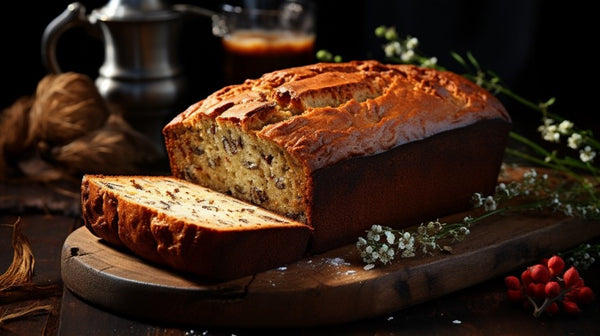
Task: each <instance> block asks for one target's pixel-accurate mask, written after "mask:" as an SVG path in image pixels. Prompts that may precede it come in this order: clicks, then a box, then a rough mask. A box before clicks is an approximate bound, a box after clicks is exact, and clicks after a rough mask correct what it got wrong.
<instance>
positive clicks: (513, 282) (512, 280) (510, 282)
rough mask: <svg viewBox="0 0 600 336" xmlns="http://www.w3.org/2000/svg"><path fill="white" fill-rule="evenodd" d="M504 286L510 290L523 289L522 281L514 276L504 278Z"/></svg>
mask: <svg viewBox="0 0 600 336" xmlns="http://www.w3.org/2000/svg"><path fill="white" fill-rule="evenodd" d="M504 284H505V285H506V288H508V289H521V281H520V280H519V278H517V277H516V276H514V275H509V276H507V277H506V278H504Z"/></svg>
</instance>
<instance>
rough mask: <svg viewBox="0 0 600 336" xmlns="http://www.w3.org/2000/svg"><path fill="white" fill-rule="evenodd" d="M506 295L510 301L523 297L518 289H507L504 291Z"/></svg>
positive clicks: (518, 300)
mask: <svg viewBox="0 0 600 336" xmlns="http://www.w3.org/2000/svg"><path fill="white" fill-rule="evenodd" d="M506 296H507V297H508V300H509V301H511V302H521V301H522V300H523V299H524V298H525V297H524V296H523V291H522V290H520V289H509V290H507V291H506Z"/></svg>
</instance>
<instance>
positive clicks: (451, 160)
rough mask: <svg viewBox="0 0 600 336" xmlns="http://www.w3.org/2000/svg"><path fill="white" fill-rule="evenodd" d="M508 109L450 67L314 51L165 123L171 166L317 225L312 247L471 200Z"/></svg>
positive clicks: (499, 147) (495, 164)
mask: <svg viewBox="0 0 600 336" xmlns="http://www.w3.org/2000/svg"><path fill="white" fill-rule="evenodd" d="M510 127H511V119H510V116H509V115H508V113H507V111H506V110H505V108H504V107H503V105H502V104H501V103H500V101H499V100H498V99H496V98H495V97H494V96H493V95H491V94H490V93H489V92H487V91H486V90H484V89H482V88H480V87H479V86H477V85H476V84H474V83H472V82H470V81H469V80H467V79H465V78H464V77H462V76H459V75H457V74H455V73H452V72H447V71H436V70H433V69H428V68H422V67H416V66H409V65H387V64H382V63H380V62H377V61H353V62H348V63H318V64H314V65H308V66H303V67H297V68H290V69H284V70H279V71H275V72H272V73H268V74H265V75H263V76H262V77H260V78H257V79H249V80H246V81H245V82H244V83H243V84H239V85H232V86H227V87H224V88H223V89H221V90H219V91H217V92H215V93H213V94H211V95H210V96H208V97H206V98H205V99H203V100H201V101H199V102H198V103H195V104H193V105H191V106H190V107H189V108H188V109H187V110H186V111H184V112H182V113H181V114H179V115H178V116H177V117H175V118H174V119H173V120H172V121H171V122H170V123H169V124H168V125H166V126H165V127H164V129H163V134H164V137H165V143H166V150H167V153H168V156H169V161H170V166H171V170H172V173H173V175H174V176H176V177H178V178H182V179H185V180H188V181H191V182H193V183H197V184H200V185H203V186H206V187H209V188H211V189H214V190H216V191H219V192H222V193H226V194H229V195H232V196H233V197H235V198H238V199H241V200H245V201H248V202H251V203H253V204H256V205H258V206H260V207H263V208H265V209H268V210H271V211H274V212H277V213H279V214H281V215H284V216H286V217H288V218H291V219H294V220H296V221H299V222H302V223H305V224H307V225H309V226H310V227H312V228H313V229H314V230H313V231H312V236H311V241H310V247H309V251H310V252H311V253H316V252H322V251H325V250H329V249H332V248H335V247H338V246H341V245H344V244H348V243H353V242H355V241H356V239H357V237H358V236H361V235H363V234H364V230H366V229H368V228H369V227H370V226H371V225H372V224H382V225H388V226H392V227H395V228H402V227H406V226H409V225H415V224H418V223H419V222H421V221H424V220H427V219H435V218H437V217H440V216H443V215H446V214H450V213H453V212H457V211H462V210H466V209H467V208H469V207H470V199H471V196H472V194H473V193H475V192H482V193H490V192H491V191H492V190H493V188H494V186H495V184H496V180H497V176H498V172H499V169H500V165H501V163H502V160H503V156H504V150H505V146H506V144H507V141H508V133H509V130H510Z"/></svg>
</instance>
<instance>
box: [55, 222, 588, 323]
mask: <svg viewBox="0 0 600 336" xmlns="http://www.w3.org/2000/svg"><path fill="white" fill-rule="evenodd" d="M599 236H600V222H596V221H582V220H578V219H572V218H564V217H559V216H556V217H548V216H524V215H514V216H501V217H496V218H493V219H490V220H488V221H485V222H480V223H478V224H477V225H475V226H473V227H472V228H471V234H470V235H469V236H468V237H467V239H466V240H465V241H463V242H460V243H456V244H454V245H452V253H451V254H450V253H436V254H434V255H430V256H424V255H421V254H418V255H417V257H415V258H408V259H398V260H396V261H395V262H394V263H393V264H390V265H387V266H378V267H376V268H375V269H372V270H369V271H365V270H364V269H363V266H364V263H363V262H362V261H361V260H360V258H359V254H358V251H357V249H356V248H355V246H354V245H349V246H346V247H343V248H339V249H336V250H333V251H330V252H327V253H324V254H321V255H315V256H313V257H310V258H306V259H304V260H301V261H298V262H296V263H294V264H290V265H287V266H285V267H282V268H279V269H273V270H270V271H267V272H263V273H260V274H256V275H255V276H248V277H244V278H240V279H237V280H233V281H227V282H222V283H203V282H199V281H194V279H191V278H186V277H184V276H182V275H178V274H177V273H175V272H171V271H169V270H166V269H162V268H159V267H156V266H153V265H151V264H148V263H146V262H144V261H142V260H140V259H138V258H137V257H135V256H133V255H131V254H129V253H127V252H124V251H119V250H117V249H114V248H111V247H109V246H107V245H105V244H104V243H103V242H102V241H101V240H99V239H98V238H96V237H95V236H93V235H92V234H90V233H89V231H88V230H87V229H86V228H85V227H82V228H79V229H77V230H76V231H74V232H73V233H72V234H71V235H70V236H69V237H68V238H67V239H66V241H65V243H64V246H63V250H62V259H61V260H62V269H61V272H62V278H63V281H64V284H65V286H66V287H67V288H68V289H70V290H71V291H72V292H73V293H74V294H76V295H77V296H79V297H80V298H82V299H84V300H86V301H88V302H90V303H91V304H94V305H97V306H99V307H102V308H106V309H108V310H110V311H112V312H114V313H115V314H119V315H122V316H127V317H132V318H138V319H144V320H150V321H154V322H165V323H177V324H184V325H196V326H230V327H294V326H304V327H307V326H317V325H325V324H336V323H344V322H349V321H355V320H359V319H363V318H369V317H374V316H378V315H384V314H388V313H392V312H395V311H398V310H400V309H402V308H405V307H408V306H411V305H415V304H418V303H420V302H424V301H427V300H431V299H434V298H436V297H440V296H442V295H446V294H449V293H451V292H454V291H458V290H460V289H463V288H465V287H468V286H472V285H475V284H478V283H481V282H483V281H486V280H489V279H491V278H493V277H497V276H500V275H504V274H507V273H511V272H514V274H515V275H518V274H520V272H521V270H522V269H521V267H524V266H528V265H530V264H531V263H532V262H537V261H539V260H540V259H541V258H543V257H548V256H550V255H551V254H552V253H556V252H560V251H564V250H566V249H568V248H571V247H574V246H576V245H578V244H580V243H582V242H585V241H589V240H590V239H593V238H595V237H599Z"/></svg>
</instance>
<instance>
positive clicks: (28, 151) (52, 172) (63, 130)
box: [0, 72, 160, 181]
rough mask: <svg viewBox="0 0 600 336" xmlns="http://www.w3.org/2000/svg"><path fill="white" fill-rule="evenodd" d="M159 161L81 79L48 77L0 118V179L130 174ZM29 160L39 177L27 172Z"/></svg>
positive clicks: (147, 141) (143, 139)
mask: <svg viewBox="0 0 600 336" xmlns="http://www.w3.org/2000/svg"><path fill="white" fill-rule="evenodd" d="M159 158H160V155H159V153H158V152H157V150H156V148H155V147H154V144H153V143H152V142H151V140H150V139H148V138H147V137H146V136H144V135H143V134H141V133H139V132H137V131H136V130H134V129H133V128H132V127H131V126H130V125H129V124H128V123H127V122H126V121H125V120H124V119H123V118H122V117H121V116H120V115H117V114H113V113H111V111H110V110H109V107H108V105H107V103H106V102H105V100H104V99H103V98H102V96H101V95H100V93H99V92H98V89H97V88H96V86H95V85H94V83H93V82H92V80H91V79H90V78H89V77H88V76H86V75H84V74H80V73H75V72H67V73H62V74H49V75H47V76H45V77H44V78H42V80H41V81H40V82H39V83H38V86H37V89H36V92H35V95H33V96H30V97H27V96H25V97H22V98H19V99H17V100H16V101H15V103H14V104H13V105H12V106H10V107H8V108H6V109H4V110H3V111H2V114H0V179H9V178H11V177H15V176H23V175H25V176H27V177H29V178H31V179H38V180H39V179H41V180H45V181H47V180H54V179H59V178H65V177H79V176H81V175H83V174H88V173H89V174H133V173H136V172H138V171H139V167H140V166H144V165H147V164H148V163H152V162H155V161H156V160H158V159H159ZM32 160H33V161H36V160H39V161H43V162H42V164H37V165H36V166H39V167H42V168H41V169H42V170H43V171H32V170H29V169H26V168H25V167H28V166H31V161H32Z"/></svg>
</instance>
